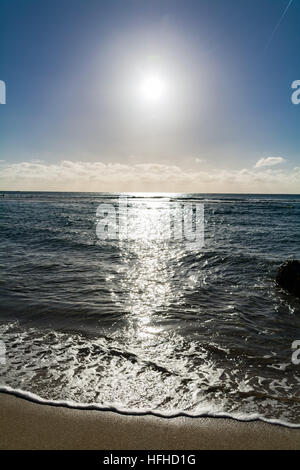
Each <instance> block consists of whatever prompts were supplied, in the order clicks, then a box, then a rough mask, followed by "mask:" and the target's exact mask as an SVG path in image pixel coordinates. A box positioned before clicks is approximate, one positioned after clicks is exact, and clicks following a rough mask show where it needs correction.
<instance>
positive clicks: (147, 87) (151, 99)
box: [140, 75, 166, 103]
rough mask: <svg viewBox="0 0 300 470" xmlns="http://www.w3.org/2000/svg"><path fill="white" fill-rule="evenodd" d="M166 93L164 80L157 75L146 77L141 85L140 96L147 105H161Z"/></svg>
mask: <svg viewBox="0 0 300 470" xmlns="http://www.w3.org/2000/svg"><path fill="white" fill-rule="evenodd" d="M165 93H166V84H165V82H164V80H163V79H162V78H161V77H159V76H156V75H149V76H147V77H144V78H143V80H142V81H141V85H140V94H141V97H142V99H143V100H144V101H146V102H147V103H159V102H161V101H162V100H163V98H164V96H165Z"/></svg>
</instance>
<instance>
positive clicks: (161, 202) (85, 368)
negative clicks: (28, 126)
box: [0, 192, 300, 426]
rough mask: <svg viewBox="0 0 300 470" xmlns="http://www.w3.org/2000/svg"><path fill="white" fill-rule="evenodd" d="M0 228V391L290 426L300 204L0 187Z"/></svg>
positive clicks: (299, 420)
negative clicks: (285, 283)
mask: <svg viewBox="0 0 300 470" xmlns="http://www.w3.org/2000/svg"><path fill="white" fill-rule="evenodd" d="M2 194H3V196H2ZM120 201H121V203H123V204H124V201H125V203H126V208H127V210H129V211H131V212H130V213H131V215H132V214H133V215H132V216H131V219H130V220H129V219H128V221H127V231H125V232H123V236H122V237H121V236H120V224H121V221H122V217H121V215H120V214H119V212H118V208H119V207H120V206H119V205H120ZM99 208H100V209H99ZM196 208H200V209H201V210H200V209H199V213H198V212H197V211H196ZM185 210H186V211H187V213H185V212H184V211H185ZM188 211H190V212H188ZM175 213H176V214H177V215H178V214H179V217H178V218H177V219H176V220H177V222H178V220H179V221H180V223H182V224H183V226H184V223H186V224H187V226H188V227H189V229H190V231H191V232H192V235H193V234H194V235H195V239H194V241H193V240H192V237H189V234H190V233H188V231H187V232H184V231H183V232H182V231H181V232H180V233H179V232H178V230H179V229H178V224H177V225H176V224H175V222H174V220H175V219H173V218H172V217H173V216H174V214H175ZM99 214H102V216H103V217H102V218H101V217H99ZM126 214H127V215H126ZM126 214H125V216H126V217H127V218H128V213H126ZM184 214H185V215H184ZM189 214H190V217H191V218H190V220H189ZM123 216H124V214H123ZM185 216H186V217H185ZM105 217H106V219H105ZM197 217H200V218H201V220H200V219H199V220H197ZM203 217H204V218H203ZM104 220H106V221H107V225H103V221H104ZM170 220H171V222H170ZM99 221H100V222H99ZM172 221H173V222H172ZM123 222H124V220H123ZM177 222H176V223H177ZM189 224H190V225H189ZM175 225H176V227H177V228H176V230H177V232H176V230H175V228H174V227H175ZM103 227H104V228H103ZM0 229H1V239H0V248H1V249H0V266H1V271H0V273H1V274H0V305H1V313H0V344H1V347H0V353H1V354H0V377H1V378H0V390H4V391H9V392H11V393H18V394H23V395H24V396H27V397H29V398H31V399H36V400H39V401H42V402H43V401H44V402H50V403H65V404H68V405H69V406H70V405H71V406H78V407H92V408H99V409H114V410H117V411H120V412H126V413H148V412H150V413H154V414H158V415H163V416H174V415H178V414H186V415H190V416H230V417H232V418H236V419H242V420H252V419H262V420H265V421H270V422H276V423H281V424H285V425H290V426H300V365H298V364H296V363H295V361H293V360H292V354H293V349H292V345H293V343H294V342H295V341H297V340H298V341H300V300H299V299H297V298H295V297H293V296H291V295H289V294H288V293H286V292H284V291H283V290H281V289H279V288H278V287H277V286H276V284H275V275H276V271H277V269H278V267H279V266H280V264H281V263H282V262H284V261H285V260H287V259H293V258H295V259H300V196H299V195H246V194H240V195H235V194H173V193H172V194H167V193H165V194H164V193H151V194H147V193H145V194H142V193H141V194H139V193H128V194H117V193H62V192H57V193H56V192H4V193H1V195H0ZM197 230H198V231H199V234H200V236H199V240H198V239H197ZM118 234H119V235H118ZM178 234H179V235H180V236H179V235H178ZM197 240H198V241H197Z"/></svg>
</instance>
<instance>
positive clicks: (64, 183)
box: [0, 160, 300, 193]
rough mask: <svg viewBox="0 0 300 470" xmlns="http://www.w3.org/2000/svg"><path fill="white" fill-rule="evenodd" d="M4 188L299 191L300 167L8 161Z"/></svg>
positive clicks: (0, 178)
mask: <svg viewBox="0 0 300 470" xmlns="http://www.w3.org/2000/svg"><path fill="white" fill-rule="evenodd" d="M0 188H1V190H28V191H30V190H32V191H116V192H122V191H145V192H147V191H159V192H161V191H165V192H232V193H247V192H249V193H251V192H252V193H299V188H300V168H299V167H296V168H294V169H293V170H281V169H273V168H264V169H261V170H251V169H242V170H230V171H229V170H222V169H215V170H206V171H200V170H199V171H194V170H192V169H188V170H186V169H183V168H181V167H179V166H177V165H167V164H159V163H143V164H142V163H139V164H122V163H109V164H105V163H102V162H82V161H77V162H74V161H70V160H64V161H62V162H59V163H55V164H46V163H40V162H32V161H31V162H30V161H28V162H26V161H25V162H20V163H11V164H8V163H5V164H3V165H2V167H1V172H0Z"/></svg>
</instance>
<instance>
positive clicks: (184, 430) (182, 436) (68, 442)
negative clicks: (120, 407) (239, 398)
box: [0, 393, 300, 450]
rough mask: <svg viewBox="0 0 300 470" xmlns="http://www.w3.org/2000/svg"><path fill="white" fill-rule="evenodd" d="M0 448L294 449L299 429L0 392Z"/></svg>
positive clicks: (297, 445) (299, 443) (299, 442)
mask: <svg viewBox="0 0 300 470" xmlns="http://www.w3.org/2000/svg"><path fill="white" fill-rule="evenodd" d="M0 449H1V450H10V449H34V450H44V449H45V450H46V449H53V450H60V449H70V450H75V449H98V450H117V449H118V450H153V449H155V450H166V449H168V450H185V449H189V450H215V449H216V450H217V449H218V450H223V449H233V450H248V449H249V450H250V449H272V450H273V449H274V450H279V449H282V450H285V449H286V450H297V449H300V429H292V428H288V427H285V426H279V425H273V424H269V423H265V422H261V421H252V422H242V421H237V420H234V419H226V418H189V417H177V418H160V417H156V416H150V415H146V416H134V415H121V414H119V413H116V412H112V411H98V410H79V409H72V408H67V407H62V406H55V407H54V406H51V405H42V404H38V403H33V402H30V401H28V400H26V399H23V398H19V397H15V396H13V395H10V394H6V393H0Z"/></svg>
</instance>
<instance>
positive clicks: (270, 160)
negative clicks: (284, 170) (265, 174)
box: [254, 157, 285, 168]
mask: <svg viewBox="0 0 300 470" xmlns="http://www.w3.org/2000/svg"><path fill="white" fill-rule="evenodd" d="M283 162H285V158H283V157H267V158H261V159H260V160H258V162H256V164H255V166H254V168H261V167H262V166H274V165H279V164H280V163H283Z"/></svg>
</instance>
